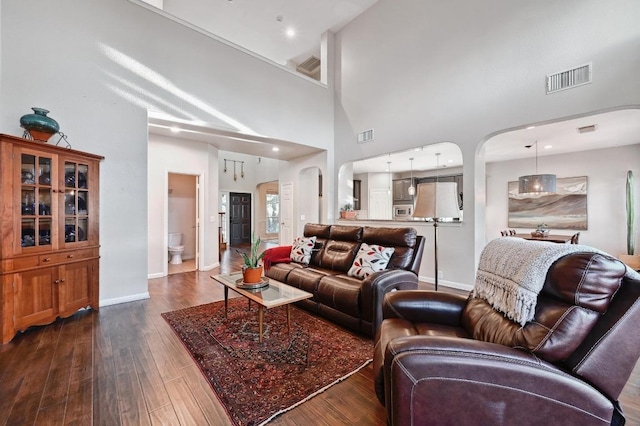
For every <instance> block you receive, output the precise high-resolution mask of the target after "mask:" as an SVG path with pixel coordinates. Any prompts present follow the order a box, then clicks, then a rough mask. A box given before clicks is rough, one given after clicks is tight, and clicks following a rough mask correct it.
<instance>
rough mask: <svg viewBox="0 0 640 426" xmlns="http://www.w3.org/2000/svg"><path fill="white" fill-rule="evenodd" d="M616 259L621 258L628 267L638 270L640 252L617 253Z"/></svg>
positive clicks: (639, 268)
mask: <svg viewBox="0 0 640 426" xmlns="http://www.w3.org/2000/svg"><path fill="white" fill-rule="evenodd" d="M618 259H620V260H622V261H623V262H624V263H625V264H626V265H627V266H628V267H629V268H631V269H633V270H635V271H637V270H640V254H619V255H618Z"/></svg>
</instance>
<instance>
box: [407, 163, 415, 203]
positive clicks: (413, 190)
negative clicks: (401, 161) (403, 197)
mask: <svg viewBox="0 0 640 426" xmlns="http://www.w3.org/2000/svg"><path fill="white" fill-rule="evenodd" d="M409 161H411V185H409V188H408V189H407V191H408V192H409V195H411V196H412V197H413V196H414V195H415V194H416V187H415V186H413V157H411V158H409Z"/></svg>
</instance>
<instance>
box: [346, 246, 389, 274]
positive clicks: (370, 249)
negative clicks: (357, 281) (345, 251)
mask: <svg viewBox="0 0 640 426" xmlns="http://www.w3.org/2000/svg"><path fill="white" fill-rule="evenodd" d="M393 251H394V248H393V247H382V246H380V245H377V244H371V245H369V244H367V243H362V245H361V246H360V250H358V254H357V255H356V258H355V259H354V260H353V264H352V265H351V268H349V271H348V272H347V275H349V276H351V277H356V278H367V277H368V276H369V275H371V274H373V273H375V272H380V271H384V270H385V269H386V268H387V264H388V263H389V259H391V255H392V254H393Z"/></svg>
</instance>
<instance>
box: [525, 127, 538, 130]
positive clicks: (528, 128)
mask: <svg viewBox="0 0 640 426" xmlns="http://www.w3.org/2000/svg"><path fill="white" fill-rule="evenodd" d="M535 128H536V126H529V127H527V130H531V129H535Z"/></svg>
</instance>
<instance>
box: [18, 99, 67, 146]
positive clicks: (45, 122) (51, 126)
mask: <svg viewBox="0 0 640 426" xmlns="http://www.w3.org/2000/svg"><path fill="white" fill-rule="evenodd" d="M31 109H32V110H33V114H26V115H23V116H22V117H20V126H21V127H22V128H23V129H25V130H26V131H27V132H29V135H30V136H31V137H32V138H33V140H34V141H40V142H46V141H48V140H49V138H50V137H51V136H52V135H54V134H56V133H58V132H59V131H60V125H59V124H58V122H57V121H56V120H54V119H53V118H51V117H48V116H47V114H48V113H49V111H47V110H46V109H44V108H37V107H32V108H31Z"/></svg>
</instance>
